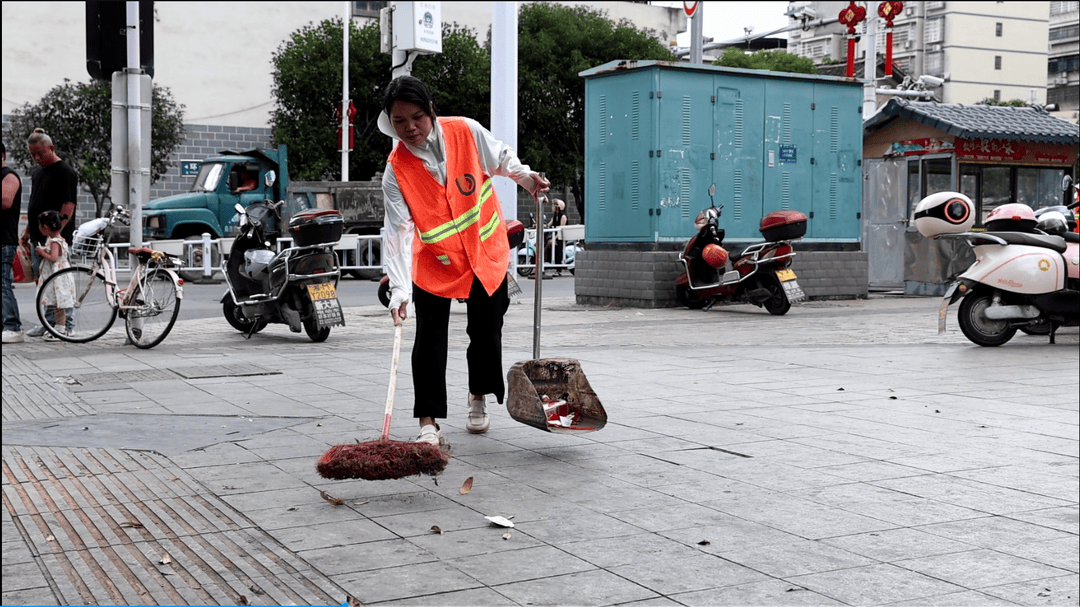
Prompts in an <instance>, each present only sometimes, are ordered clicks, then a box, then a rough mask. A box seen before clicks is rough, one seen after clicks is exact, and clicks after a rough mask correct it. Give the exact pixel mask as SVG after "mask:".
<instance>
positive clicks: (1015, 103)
mask: <svg viewBox="0 0 1080 607" xmlns="http://www.w3.org/2000/svg"><path fill="white" fill-rule="evenodd" d="M975 105H997V106H1002V107H1028V102H1026V101H1024V100H1023V99H1010V100H1008V101H1002V100H1000V99H994V98H993V97H986V98H984V99H983V100H981V101H976V102H975Z"/></svg>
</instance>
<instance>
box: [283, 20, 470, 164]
mask: <svg viewBox="0 0 1080 607" xmlns="http://www.w3.org/2000/svg"><path fill="white" fill-rule="evenodd" d="M341 23H342V22H341V19H328V20H325V21H322V22H321V23H319V24H310V23H309V24H308V25H306V26H304V27H302V28H300V29H299V30H297V31H296V32H294V33H293V34H292V35H291V36H290V37H289V39H288V40H286V41H285V42H283V43H282V44H281V45H280V46H279V47H278V49H277V52H275V53H274V57H273V64H274V69H273V78H274V87H273V94H274V101H275V106H274V109H273V111H272V112H271V116H270V123H271V128H272V132H273V136H274V141H275V142H276V143H278V144H281V143H284V144H286V145H288V146H289V170H290V173H291V175H290V177H292V178H293V179H302V180H336V179H341V153H340V151H339V150H338V147H337V135H336V133H337V128H338V126H339V120H338V119H337V118H336V116H335V108H336V107H337V104H338V103H339V102H340V100H341V76H342V74H341V32H342V26H341ZM490 64H491V60H490V56H489V55H488V52H487V51H486V50H484V49H483V48H481V47H480V46H479V44H478V43H477V42H476V36H475V34H474V33H473V32H471V31H470V30H468V29H467V28H460V27H458V25H457V24H456V23H455V24H454V25H453V26H450V25H448V24H443V52H442V53H440V54H438V55H421V56H420V57H417V58H416V60H415V61H414V62H413V70H412V73H413V75H415V76H416V77H417V78H420V79H421V80H423V81H424V82H425V83H427V84H428V86H429V87H431V90H432V93H433V95H434V96H435V106H436V108H437V110H438V112H439V113H440V114H444V115H451V114H453V115H463V116H470V117H476V118H477V119H480V116H487V114H488V107H489V105H490V104H489V101H488V97H489V90H490V84H489V83H490V77H489V74H490ZM390 68H391V66H390V56H389V55H386V54H383V53H382V52H380V50H379V27H378V24H377V23H373V24H370V25H368V26H366V27H363V28H359V29H358V28H357V27H356V26H355V25H354V24H350V26H349V98H350V99H352V101H353V104H354V105H355V106H356V110H357V113H356V117H355V118H354V120H353V128H354V131H355V138H354V143H353V151H352V152H351V153H350V154H349V177H350V179H353V180H361V179H367V178H368V177H371V176H372V175H374V174H375V173H376V172H377V171H381V170H383V167H384V166H385V164H386V156H387V154H389V153H390V143H391V142H390V139H389V138H388V137H386V136H385V135H383V134H382V133H381V132H380V131H379V127H378V119H379V113H380V112H381V111H382V99H383V94H384V93H385V91H386V86H387V85H388V84H390V72H391V70H390Z"/></svg>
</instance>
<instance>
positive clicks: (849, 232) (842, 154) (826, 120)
mask: <svg viewBox="0 0 1080 607" xmlns="http://www.w3.org/2000/svg"><path fill="white" fill-rule="evenodd" d="M861 107H862V98H861V89H858V88H854V87H838V86H826V85H820V84H815V85H814V108H815V109H814V112H813V124H814V148H813V155H814V167H813V168H814V171H813V173H814V176H813V179H814V186H813V187H814V189H813V204H812V206H811V210H812V211H813V213H814V215H813V218H812V219H811V220H810V224H809V226H807V227H808V228H809V229H808V231H807V234H806V235H807V236H808V237H810V238H829V239H837V240H850V241H855V240H857V239H858V238H859V236H860V231H861V223H862V222H861V219H860V217H859V215H860V212H861V210H862V170H861V167H860V166H859V160H860V159H861V158H862V137H863V120H862V113H861V112H860V111H859V109H860V108H861ZM799 210H803V209H799ZM803 212H805V211H803Z"/></svg>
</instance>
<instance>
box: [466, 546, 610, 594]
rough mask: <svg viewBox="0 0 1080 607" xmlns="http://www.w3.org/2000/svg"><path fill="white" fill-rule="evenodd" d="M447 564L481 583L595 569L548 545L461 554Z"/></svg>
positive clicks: (504, 581)
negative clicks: (467, 554)
mask: <svg viewBox="0 0 1080 607" xmlns="http://www.w3.org/2000/svg"><path fill="white" fill-rule="evenodd" d="M449 563H450V564H451V565H453V566H454V567H456V568H458V569H460V570H461V571H462V572H464V573H465V574H466V575H468V576H470V577H472V578H474V579H476V580H478V581H480V582H481V583H483V584H484V585H485V586H499V585H502V584H511V583H515V582H524V581H529V580H545V579H551V578H556V577H558V576H562V575H566V574H571V573H583V572H586V571H594V570H596V569H597V568H596V567H595V566H594V565H591V564H589V563H588V562H586V561H583V560H581V559H578V558H575V557H573V556H571V555H569V554H567V553H565V552H563V551H561V550H558V549H556V548H553V547H551V546H535V547H524V548H521V549H519V550H506V551H501V552H498V553H494V554H480V555H475V556H465V557H459V558H456V559H453V560H451V561H449Z"/></svg>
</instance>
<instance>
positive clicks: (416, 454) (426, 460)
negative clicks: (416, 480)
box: [315, 323, 448, 481]
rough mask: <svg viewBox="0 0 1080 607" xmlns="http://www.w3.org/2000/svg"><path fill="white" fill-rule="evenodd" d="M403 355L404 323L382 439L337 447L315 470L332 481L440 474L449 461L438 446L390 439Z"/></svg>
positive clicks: (393, 364)
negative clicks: (398, 370) (399, 367)
mask: <svg viewBox="0 0 1080 607" xmlns="http://www.w3.org/2000/svg"><path fill="white" fill-rule="evenodd" d="M400 355H401V324H400V323H398V325H397V326H395V327H394V357H393V359H392V360H391V361H390V387H389V388H388V389H387V391H386V415H385V416H383V428H382V437H380V438H379V440H374V441H367V442H364V443H351V444H347V445H334V446H333V447H330V449H329V450H328V451H327V452H326V453H324V454H323V456H322V457H320V458H319V461H318V463H316V464H315V470H316V471H317V472H318V473H319V476H321V477H323V478H328V479H332V480H344V479H354V478H361V479H364V480H369V481H383V480H389V479H394V478H404V477H406V476H413V475H414V474H432V475H433V474H438V473H439V472H441V471H442V470H443V468H445V467H446V464H447V462H448V458H447V457H446V454H444V453H443V452H442V451H441V450H440V449H439V446H438V445H432V444H430V443H412V442H404V441H395V440H390V418H391V417H392V416H393V413H394V390H395V389H396V387H397V368H398V358H399V357H400Z"/></svg>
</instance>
